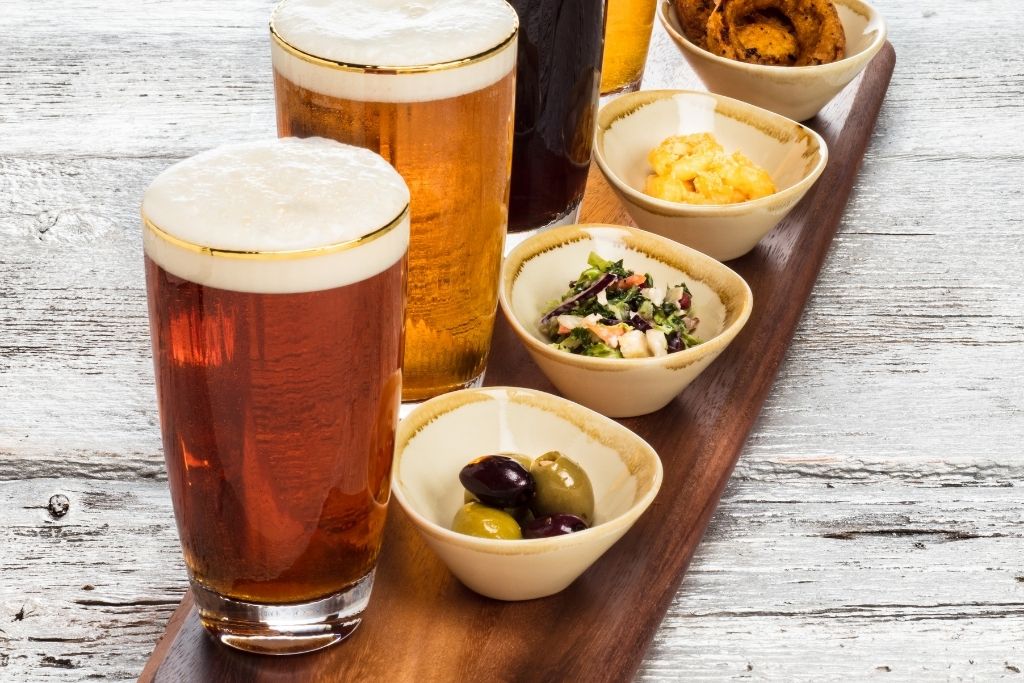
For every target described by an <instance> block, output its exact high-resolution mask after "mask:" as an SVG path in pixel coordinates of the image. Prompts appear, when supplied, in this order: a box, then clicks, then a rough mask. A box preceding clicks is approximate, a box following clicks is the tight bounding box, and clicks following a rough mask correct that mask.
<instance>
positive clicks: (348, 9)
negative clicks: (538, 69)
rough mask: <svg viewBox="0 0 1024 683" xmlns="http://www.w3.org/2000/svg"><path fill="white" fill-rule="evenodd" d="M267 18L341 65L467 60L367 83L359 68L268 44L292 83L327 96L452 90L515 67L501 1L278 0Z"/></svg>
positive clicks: (507, 14) (300, 46)
mask: <svg viewBox="0 0 1024 683" xmlns="http://www.w3.org/2000/svg"><path fill="white" fill-rule="evenodd" d="M270 24H271V29H272V30H273V32H274V33H275V34H277V36H278V37H279V38H280V39H281V40H283V41H284V42H285V43H287V44H288V45H290V46H291V47H292V48H294V49H296V50H298V51H300V52H302V53H305V54H306V55H309V56H313V57H317V58H320V59H322V60H327V61H331V62H337V63H340V64H345V65H352V66H363V67H366V66H369V67H381V68H383V69H393V70H402V69H403V68H409V67H426V66H431V65H442V64H452V63H458V62H462V61H463V60H471V59H474V60H475V61H474V63H472V64H468V65H466V64H461V65H460V68H459V69H458V70H455V71H453V70H436V71H430V72H425V73H415V74H409V73H399V74H387V73H373V74H371V76H372V77H371V78H370V80H369V83H368V82H367V79H366V74H356V73H353V72H351V71H345V70H333V71H332V70H329V69H328V70H325V69H324V68H323V67H322V66H318V65H316V64H311V63H310V62H308V61H306V60H303V59H302V58H301V56H297V55H295V54H292V53H291V52H289V51H287V50H285V49H283V48H282V46H281V45H279V44H277V42H276V41H274V42H273V43H272V51H273V62H274V69H275V70H277V71H278V73H280V74H281V76H283V77H284V78H287V79H288V80H290V81H292V82H293V83H295V84H296V85H299V86H301V87H304V88H308V89H309V90H313V91H316V92H320V93H323V94H326V95H331V96H334V97H346V98H351V99H361V100H374V101H381V102H414V101H424V100H435V99H443V98H447V97H457V96H459V95H462V94H464V93H467V92H473V91H476V90H479V89H481V88H483V87H486V86H488V85H490V84H491V83H494V82H495V81H497V80H499V79H501V78H502V77H503V76H505V75H506V74H507V73H508V72H509V71H510V70H511V69H512V68H513V67H514V66H515V52H516V51H515V45H514V44H512V43H514V41H511V40H510V39H511V38H512V36H513V35H514V34H515V32H516V30H517V29H518V26H519V20H518V17H517V15H516V12H515V10H514V9H512V7H511V6H510V5H509V4H508V3H506V2H505V0H283V2H281V3H280V4H279V5H278V6H277V8H276V9H275V10H274V13H273V15H272V17H271V22H270ZM499 47H502V48H509V47H511V50H509V49H497V50H496V49H495V48H499ZM360 76H361V77H360ZM367 86H369V91H367Z"/></svg>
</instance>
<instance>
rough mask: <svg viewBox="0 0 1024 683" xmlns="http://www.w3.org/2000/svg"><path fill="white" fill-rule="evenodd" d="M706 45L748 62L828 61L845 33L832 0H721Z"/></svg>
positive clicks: (842, 45)
mask: <svg viewBox="0 0 1024 683" xmlns="http://www.w3.org/2000/svg"><path fill="white" fill-rule="evenodd" d="M706 49H708V50H709V51H711V52H713V53H715V54H717V55H720V56H722V57H727V58H729V59H736V60H739V61H741V62H749V63H751V64H766V65H770V66H808V65H811V64H827V63H828V62H834V61H836V60H837V59H842V58H843V57H844V56H845V53H846V34H845V33H844V32H843V24H842V22H840V21H839V13H838V12H836V8H835V5H833V4H832V2H831V0H720V2H719V3H718V7H716V8H715V10H714V11H713V12H712V13H711V16H709V17H708V22H707V45H706Z"/></svg>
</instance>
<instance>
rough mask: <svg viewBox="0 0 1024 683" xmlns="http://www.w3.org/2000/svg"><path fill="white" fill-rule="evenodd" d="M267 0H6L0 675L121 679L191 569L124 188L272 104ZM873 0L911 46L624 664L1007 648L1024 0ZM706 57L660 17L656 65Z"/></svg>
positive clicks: (967, 671) (857, 660) (1019, 423)
mask: <svg viewBox="0 0 1024 683" xmlns="http://www.w3.org/2000/svg"><path fill="white" fill-rule="evenodd" d="M271 4H272V0H263V1H260V2H252V1H251V0H220V1H219V2H216V3H190V4H188V5H184V4H181V3H171V2H165V1H164V0H134V1H133V2H128V1H127V0H111V1H109V2H102V3H101V2H97V1H96V0H59V1H58V0H38V1H37V2H31V3H30V2H27V0H12V1H10V2H7V3H5V4H4V11H5V15H4V17H5V18H4V21H3V22H0V45H2V46H3V47H4V49H3V50H0V480H4V481H2V482H0V520H2V522H3V524H2V525H0V680H2V681H7V680H10V681H18V682H21V681H67V680H124V679H132V678H134V677H135V676H137V675H138V673H139V672H140V671H141V670H142V668H143V665H144V663H145V661H146V659H147V657H148V655H149V653H150V651H151V649H152V646H153V643H154V642H155V641H156V640H157V638H158V637H159V634H160V633H161V631H162V630H163V627H164V625H165V622H166V620H167V618H168V616H169V615H170V613H171V611H172V609H173V606H174V605H175V604H176V602H177V601H178V599H179V598H180V596H181V593H182V591H183V590H184V588H185V579H184V576H185V575H184V568H183V565H182V563H181V559H180V551H179V549H178V545H177V536H176V533H175V531H174V526H173V518H172V516H171V510H170V500H169V497H168V495H167V493H166V490H165V487H166V485H165V484H164V483H163V482H162V481H161V479H162V476H163V475H162V471H163V465H162V457H161V455H160V446H159V433H158V428H157V422H156V403H155V397H154V395H153V390H152V375H151V369H150V361H149V357H148V353H149V350H148V341H147V337H146V335H147V329H146V322H145V296H144V291H143V285H142V270H141V244H140V239H139V229H138V224H137V217H138V205H139V202H140V200H141V194H142V190H143V188H144V187H145V186H146V184H147V183H148V182H149V180H150V179H151V178H152V177H153V176H154V175H155V174H156V173H157V172H159V171H160V170H162V169H163V168H165V167H166V166H167V165H168V164H169V163H171V162H172V161H174V160H176V159H180V158H183V157H185V156H188V155H189V154H192V153H194V152H196V151H199V150H201V149H205V148H208V147H211V146H213V145H215V144H219V143H220V142H224V141H228V140H242V139H252V138H254V137H259V136H266V135H273V134H274V123H273V104H272V91H271V81H270V66H269V49H268V48H267V44H266V41H265V35H264V33H265V22H266V17H267V14H268V12H269V8H270V6H271ZM875 4H876V5H877V6H878V7H879V8H880V9H881V11H882V13H883V14H884V15H885V17H886V19H887V21H888V24H889V28H890V39H891V40H892V41H893V42H894V43H895V44H896V46H897V50H898V52H899V55H900V60H899V63H898V64H897V68H896V71H895V74H894V75H893V81H892V84H891V85H890V89H889V92H888V95H887V97H886V101H885V104H884V106H883V109H882V112H881V115H880V118H879V121H878V125H877V127H876V130H875V134H874V137H873V139H872V141H871V145H870V147H869V148H868V151H867V155H866V158H865V161H864V164H863V166H862V168H861V172H860V176H859V179H858V182H857V185H856V187H855V190H854V194H853V196H852V197H851V198H850V201H849V203H848V204H847V209H846V212H845V214H844V217H843V223H842V226H841V228H840V232H839V234H838V235H837V237H836V239H835V240H834V242H833V245H832V249H831V251H830V254H829V258H828V260H827V261H826V263H825V265H824V267H823V269H822V272H821V275H820V277H819V280H818V283H817V285H816V287H815V291H814V294H813V296H812V298H811V301H810V303H809V305H808V307H807V309H806V310H805V313H804V318H803V320H802V321H801V323H800V326H799V327H798V328H797V331H796V334H795V336H794V339H793V344H792V346H791V348H790V350H789V353H788V355H787V358H786V361H785V363H784V364H783V366H782V368H781V370H780V373H779V376H778V378H777V380H776V383H775V385H774V387H773V390H772V392H771V393H770V394H769V396H768V398H767V400H766V402H765V406H764V409H763V411H762V414H761V417H760V419H759V420H758V423H757V424H756V426H755V428H754V430H753V432H752V434H751V436H750V438H749V440H748V442H747V446H746V448H745V451H744V454H743V456H742V458H741V459H740V462H739V464H738V465H737V468H736V471H735V472H734V475H733V478H732V480H731V483H730V485H729V488H728V489H727V491H726V494H725V496H724V497H723V500H722V504H721V505H720V507H719V510H718V512H717V513H716V517H715V520H713V523H712V525H711V527H710V528H709V531H708V534H707V536H706V537H705V540H704V542H703V543H702V544H701V546H700V548H699V550H698V552H697V555H696V556H695V558H694V560H693V562H692V563H691V567H690V569H689V571H688V573H687V578H686V580H685V581H684V583H683V585H682V588H681V590H680V592H679V593H678V594H677V595H676V598H675V600H674V601H673V603H672V604H671V606H670V607H669V610H668V613H667V616H666V619H665V621H664V622H663V623H662V626H661V628H660V630H659V631H658V633H657V634H656V636H655V639H654V641H653V644H652V646H651V648H650V649H649V650H648V652H647V654H646V656H645V660H644V664H643V666H642V667H641V670H640V673H639V678H640V679H642V680H645V681H648V680H649V681H654V680H659V681H660V680H666V681H667V680H680V679H687V680H692V679H699V680H729V679H734V678H739V679H762V680H850V679H864V678H869V677H883V678H888V679H890V680H915V681H916V680H946V679H966V680H991V679H996V678H999V677H1000V676H1005V677H1007V680H1012V679H1014V678H1015V677H1016V678H1019V677H1018V676H1017V674H1016V672H1015V671H1014V669H1018V670H1024V646H1022V643H1024V618H1022V617H1021V616H1020V614H1019V613H1015V612H1014V611H1013V609H1014V608H1013V605H1015V604H1019V603H1020V602H1021V601H1022V600H1024V581H1020V580H1018V578H1017V577H1024V561H1022V560H1021V557H1022V556H1024V543H1022V541H1021V539H1020V535H1019V534H1020V519H1021V513H1020V510H1021V504H1020V501H1019V495H1018V496H1015V495H1014V491H1017V492H1019V490H1020V487H1021V486H1024V458H1022V454H1021V446H1020V444H1021V443H1024V343H1022V339H1024V334H1022V331H1024V299H1022V298H1021V297H1020V296H1019V292H1020V291H1021V290H1022V289H1024V269H1022V268H1021V267H1020V264H1021V262H1022V255H1024V254H1022V252H1024V218H1022V216H1024V197H1022V195H1021V194H1020V192H1019V185H1020V181H1019V178H1020V172H1021V168H1022V163H1024V136H1021V135H1020V130H1021V124H1022V123H1024V97H1022V95H1024V71H1022V69H1021V68H1020V65H1021V64H1022V63H1024V43H1021V41H1019V40H1016V38H1015V36H1016V29H1015V28H1014V25H1015V22H1016V19H1018V18H1020V4H1019V2H1018V1H1017V0H974V1H972V2H969V3H961V2H952V0H933V1H932V2H929V3H926V4H920V3H908V2H896V1H895V0H877V2H876V3H875ZM694 85H695V81H694V78H693V75H692V74H691V73H690V71H689V69H688V67H687V66H686V65H685V62H683V60H682V59H680V57H679V55H678V53H677V51H676V48H675V47H674V46H673V45H672V44H671V43H670V42H669V41H668V39H667V36H665V35H664V33H663V32H662V31H661V30H660V27H656V28H655V37H654V42H653V46H652V52H651V59H650V62H649V67H648V73H647V76H646V78H645V87H651V88H655V87H693V86H694ZM830 486H831V487H832V488H829V487H830ZM61 492H63V493H65V494H67V495H68V497H69V498H70V501H71V508H70V509H71V511H70V512H69V513H68V515H67V516H66V517H65V518H63V519H61V520H54V519H52V518H50V517H49V515H48V514H47V513H46V511H45V507H46V504H47V500H48V499H49V497H50V496H51V495H53V494H55V493H61ZM110 506H113V507H110ZM69 525H70V526H71V528H68V529H67V530H57V528H58V527H65V526H69ZM864 531H875V532H877V533H874V534H864V533H854V532H864ZM945 531H953V532H956V533H957V534H962V535H963V536H964V538H961V539H960V540H956V541H953V540H947V537H946V536H944V532H945ZM842 532H851V535H850V536H849V538H846V539H831V538H823V537H822V536H821V534H824V533H842ZM915 534H916V535H915ZM992 534H1002V535H996V536H994V535H992ZM918 543H920V544H923V545H924V546H925V547H924V548H919V547H918V546H917V544H918ZM86 585H91V586H94V589H93V590H92V591H85V590H84V589H83V586H86ZM108 603H110V604H108ZM865 605H866V606H869V607H868V608H864V606H865ZM928 614H932V615H938V616H939V618H929V619H926V618H922V615H928ZM19 615H21V617H20V618H19ZM748 667H750V669H749V670H748ZM886 668H888V670H886Z"/></svg>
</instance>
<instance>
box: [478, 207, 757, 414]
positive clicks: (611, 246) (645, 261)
mask: <svg viewBox="0 0 1024 683" xmlns="http://www.w3.org/2000/svg"><path fill="white" fill-rule="evenodd" d="M592 251H593V252H597V254H598V255H600V256H601V257H603V258H606V259H610V260H613V261H617V260H619V259H622V260H623V265H624V266H625V267H626V268H628V269H630V270H633V271H636V272H638V273H649V274H650V275H651V276H652V277H653V278H654V282H655V284H657V285H669V284H671V285H675V284H678V283H680V282H685V283H686V284H687V286H688V287H689V288H690V292H691V294H692V295H693V312H694V315H696V316H697V317H698V318H699V319H700V324H699V325H698V326H697V328H696V331H695V332H694V334H695V335H696V336H697V337H698V338H700V339H702V340H703V342H704V343H702V344H699V345H697V346H694V347H691V348H689V349H686V350H684V351H679V352H677V353H670V354H668V355H665V356H658V357H651V358H592V357H589V356H580V355H575V354H571V353H566V352H565V351H559V350H557V349H555V348H552V347H551V346H550V345H549V343H548V341H547V339H546V338H545V337H544V336H543V333H542V332H541V331H540V328H539V326H538V322H539V320H540V318H541V316H543V315H544V313H546V312H547V311H546V310H545V307H546V306H547V305H548V304H549V303H550V302H551V301H552V300H557V299H559V298H560V297H561V296H562V295H563V294H564V293H565V291H566V289H568V284H569V281H570V280H574V279H576V278H577V277H579V274H580V272H581V271H582V270H583V269H584V268H586V267H587V266H586V264H587V256H588V255H589V254H590V252H592ZM498 300H499V301H500V303H501V309H502V311H504V313H505V317H506V318H508V320H509V323H510V325H511V326H512V329H513V330H514V331H515V333H516V335H517V336H518V337H519V339H520V340H521V341H522V342H523V344H524V345H525V346H526V350H527V351H529V353H530V356H531V357H532V358H533V360H534V361H535V362H536V363H537V365H538V366H539V367H540V369H541V370H542V371H543V372H544V374H545V375H547V377H548V379H550V380H551V383H552V384H554V385H555V386H556V387H557V388H558V390H559V391H560V392H561V393H562V394H563V395H564V396H565V397H566V398H569V399H571V400H573V401H576V402H577V403H582V404H583V405H585V406H587V407H589V408H593V409H594V410H596V411H598V412H600V413H603V414H605V415H608V416H611V417H631V416H634V415H644V414H646V413H650V412H654V411H655V410H659V409H660V408H663V407H664V406H665V405H666V404H667V403H668V402H669V401H671V400H672V399H673V398H674V397H675V396H677V395H678V394H679V393H680V392H681V391H682V390H683V389H685V388H686V387H687V385H689V384H690V382H692V381H693V380H694V379H695V378H696V377H697V375H699V374H700V373H701V372H702V371H703V370H704V368H706V367H707V366H708V365H709V364H710V363H711V362H712V361H713V360H715V358H717V357H718V356H719V354H721V353H722V351H724V350H725V348H726V347H727V346H728V345H729V344H730V342H732V340H733V339H735V338H736V335H737V334H738V333H739V331H740V330H741V329H742V328H743V325H744V324H746V322H747V319H748V318H749V317H750V311H751V308H752V306H753V296H752V295H751V293H750V288H749V287H748V286H747V283H746V282H744V281H743V278H741V277H740V276H739V275H737V274H736V273H734V272H733V271H732V270H730V269H729V268H727V267H725V266H723V265H722V264H721V263H719V262H718V261H716V260H714V259H713V258H711V257H710V256H705V255H704V254H701V253H700V252H697V251H695V250H693V249H690V248H688V247H685V246H683V245H681V244H677V243H675V242H673V241H671V240H668V239H665V238H664V237H659V236H658V235H652V234H651V233H648V232H644V231H643V230H637V229H636V228H626V227H623V226H616V225H569V226H565V227H561V228H552V229H550V230H545V231H543V232H541V233H539V234H537V235H534V236H533V237H530V238H529V239H527V240H526V241H524V242H523V243H522V244H520V245H519V246H518V247H516V248H515V249H513V250H512V252H511V253H510V254H509V255H508V257H507V258H506V259H505V263H504V264H503V266H502V273H501V287H500V289H499V293H498Z"/></svg>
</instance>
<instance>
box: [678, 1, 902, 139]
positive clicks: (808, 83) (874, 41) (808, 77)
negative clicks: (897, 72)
mask: <svg viewBox="0 0 1024 683" xmlns="http://www.w3.org/2000/svg"><path fill="white" fill-rule="evenodd" d="M833 1H834V3H835V6H836V11H837V12H838V13H839V20H840V21H841V22H842V24H843V31H844V32H845V33H846V57H845V58H843V59H840V60H838V61H835V62H831V63H829V64H817V65H814V66H764V65H762V64H747V63H746V62H740V61H737V60H735V59H727V58H725V57H719V56H718V55H716V54H713V53H711V52H708V51H707V50H705V49H704V48H702V47H699V46H698V45H696V44H695V43H692V42H690V40H689V39H688V38H687V37H686V35H685V34H684V33H683V29H682V26H681V25H680V23H679V18H678V16H677V15H676V8H675V5H674V2H673V0H660V6H659V8H658V18H659V19H661V23H662V24H663V25H664V26H665V30H666V31H668V34H669V36H670V37H671V38H672V40H673V41H674V42H675V44H676V46H678V47H679V50H680V52H682V53H683V57H685V58H686V61H687V62H689V64H690V68H692V69H693V70H694V72H695V73H696V74H697V76H698V77H699V78H700V79H701V81H703V82H704V85H705V86H707V89H708V90H710V91H711V92H714V93H719V94H721V95H728V96H729V97H735V98H737V99H741V100H745V101H747V102H750V103H751V104H755V105H757V106H759V107H764V108H765V109H769V110H771V111H774V112H777V113H779V114H782V115H783V116H786V117H789V118H791V119H794V120H796V121H803V120H805V119H809V118H811V117H812V116H814V115H815V114H817V113H818V112H819V111H820V110H821V108H822V107H824V106H825V105H826V104H827V103H828V101H829V100H831V99H832V98H833V97H835V96H836V95H837V94H838V93H839V91H840V90H842V89H843V88H845V87H846V86H847V84H848V83H849V82H850V81H852V80H853V79H854V78H855V77H856V76H857V74H859V73H860V72H861V71H863V70H864V67H866V66H867V65H868V62H870V61H871V58H872V57H874V56H875V55H876V54H878V51H879V50H881V49H882V46H883V45H884V44H885V21H884V20H883V19H882V15H881V14H879V12H878V10H876V9H875V8H874V7H872V6H871V5H869V4H868V3H866V2H864V1H863V0H833Z"/></svg>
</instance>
